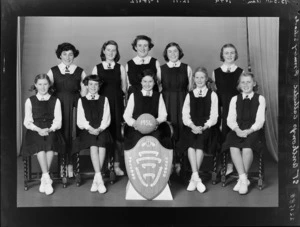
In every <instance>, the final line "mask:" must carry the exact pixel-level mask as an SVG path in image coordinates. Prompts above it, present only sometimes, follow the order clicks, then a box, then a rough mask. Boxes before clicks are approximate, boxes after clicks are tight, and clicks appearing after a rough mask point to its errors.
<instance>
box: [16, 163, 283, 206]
mask: <svg viewBox="0 0 300 227" xmlns="http://www.w3.org/2000/svg"><path fill="white" fill-rule="evenodd" d="M17 162H18V165H17V166H18V171H17V173H18V176H17V207H278V165H277V163H276V162H275V161H273V160H271V158H270V157H267V158H266V159H265V181H264V188H263V190H259V189H258V187H257V183H256V182H253V183H252V184H251V185H250V187H249V192H248V194H247V195H239V194H238V193H237V192H234V191H233V190H232V188H233V187H234V185H235V182H234V181H233V182H231V183H229V184H228V185H226V186H225V187H222V184H221V183H220V182H219V183H217V184H215V185H213V184H212V183H211V181H210V180H209V179H208V180H205V181H204V183H205V185H206V188H207V190H206V192H205V193H203V194H201V193H199V192H198V191H194V192H189V191H187V190H186V187H187V185H186V184H184V183H183V182H182V181H180V180H178V179H177V177H171V179H170V190H171V193H172V196H173V200H170V201H162V200H160V201H159V200H152V201H147V200H126V199H125V194H126V185H127V182H128V177H127V176H123V177H118V178H117V180H116V182H115V183H114V184H110V183H109V182H106V187H107V192H106V193H105V194H99V193H98V192H96V193H92V192H90V187H91V184H92V180H93V178H92V177H87V178H83V182H82V184H81V185H80V186H79V187H77V186H76V183H75V180H74V179H69V181H68V186H67V187H66V188H63V186H62V184H61V183H60V182H59V181H56V182H54V183H53V188H54V190H55V191H54V194H52V195H50V196H46V195H45V194H42V193H40V192H39V191H38V188H39V181H33V182H30V183H29V185H28V186H29V188H28V190H27V191H25V190H24V171H23V162H22V158H21V157H18V159H17ZM253 167H255V165H253Z"/></svg>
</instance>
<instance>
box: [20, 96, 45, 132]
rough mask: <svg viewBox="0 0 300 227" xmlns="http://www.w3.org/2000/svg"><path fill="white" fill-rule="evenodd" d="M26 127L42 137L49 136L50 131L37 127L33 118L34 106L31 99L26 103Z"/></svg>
mask: <svg viewBox="0 0 300 227" xmlns="http://www.w3.org/2000/svg"><path fill="white" fill-rule="evenodd" d="M24 126H25V127H26V128H27V129H29V130H32V131H36V132H37V133H38V134H39V135H40V136H48V135H49V134H48V132H49V129H48V128H44V129H41V128H40V127H38V126H36V125H35V124H34V121H33V117H32V105H31V101H30V99H27V100H26V102H25V118H24Z"/></svg>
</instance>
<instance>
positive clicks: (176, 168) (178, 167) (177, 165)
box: [175, 163, 181, 176]
mask: <svg viewBox="0 0 300 227" xmlns="http://www.w3.org/2000/svg"><path fill="white" fill-rule="evenodd" d="M180 170H181V165H180V163H176V164H175V172H176V174H177V175H178V176H179V175H180Z"/></svg>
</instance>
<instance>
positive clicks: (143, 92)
mask: <svg viewBox="0 0 300 227" xmlns="http://www.w3.org/2000/svg"><path fill="white" fill-rule="evenodd" d="M142 94H143V96H146V94H147V91H146V90H144V89H142ZM152 94H153V90H151V91H150V96H152Z"/></svg>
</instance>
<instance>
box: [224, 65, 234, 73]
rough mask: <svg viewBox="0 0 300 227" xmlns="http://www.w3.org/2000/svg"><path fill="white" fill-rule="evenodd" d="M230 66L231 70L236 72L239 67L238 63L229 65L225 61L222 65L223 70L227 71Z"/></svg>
mask: <svg viewBox="0 0 300 227" xmlns="http://www.w3.org/2000/svg"><path fill="white" fill-rule="evenodd" d="M228 68H229V71H230V72H234V71H235V70H236V69H237V65H236V64H232V65H230V66H228V65H225V63H224V64H223V65H222V66H221V69H222V71H223V72H225V73H226V72H227V71H228Z"/></svg>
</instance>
